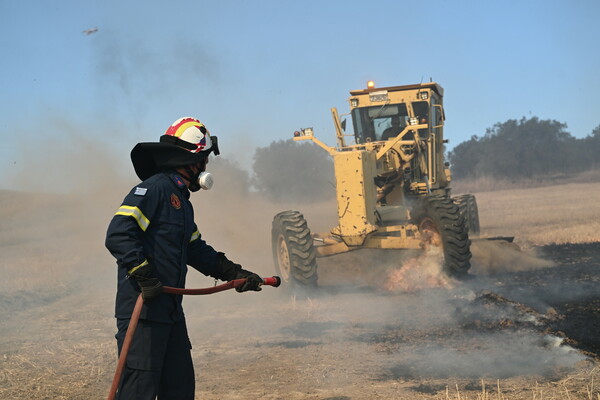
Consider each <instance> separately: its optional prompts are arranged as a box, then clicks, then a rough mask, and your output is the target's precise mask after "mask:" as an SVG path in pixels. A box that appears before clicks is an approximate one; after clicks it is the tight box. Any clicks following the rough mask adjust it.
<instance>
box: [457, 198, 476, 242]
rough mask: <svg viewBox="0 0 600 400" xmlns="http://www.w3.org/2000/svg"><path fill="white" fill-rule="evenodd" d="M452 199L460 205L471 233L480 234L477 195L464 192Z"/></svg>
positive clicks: (473, 234) (461, 213)
mask: <svg viewBox="0 0 600 400" xmlns="http://www.w3.org/2000/svg"><path fill="white" fill-rule="evenodd" d="M452 201H454V203H455V204H456V205H457V206H458V210H459V211H460V215H462V216H463V217H464V218H465V220H466V224H467V227H468V228H469V235H472V236H479V231H480V227H479V210H478V209H477V200H475V196H473V195H472V194H462V195H460V196H456V197H454V198H453V199H452Z"/></svg>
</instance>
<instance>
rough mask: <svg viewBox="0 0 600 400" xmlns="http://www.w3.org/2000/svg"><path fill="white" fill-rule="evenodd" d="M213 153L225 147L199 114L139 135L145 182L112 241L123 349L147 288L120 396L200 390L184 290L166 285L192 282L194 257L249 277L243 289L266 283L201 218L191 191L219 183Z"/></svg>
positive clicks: (128, 200) (222, 272) (172, 395)
mask: <svg viewBox="0 0 600 400" xmlns="http://www.w3.org/2000/svg"><path fill="white" fill-rule="evenodd" d="M210 153H214V154H215V155H218V154H219V148H218V144H217V138H216V137H214V136H211V135H210V133H209V131H208V130H207V129H206V127H205V126H204V124H202V123H201V122H200V121H199V120H197V119H195V118H191V117H187V118H181V119H179V120H177V121H175V122H174V123H173V125H171V126H170V127H169V128H168V129H167V131H166V132H165V134H164V135H162V136H161V138H160V141H159V142H158V143H138V144H137V145H136V146H135V147H134V148H133V150H132V151H131V160H132V163H133V166H134V169H135V172H136V174H137V176H138V177H139V178H140V179H141V181H142V182H141V183H140V184H138V185H137V186H135V187H134V188H133V189H132V190H131V191H130V192H129V194H127V196H126V197H125V200H124V201H123V203H122V205H121V207H120V208H119V209H118V210H117V212H116V214H115V215H114V217H113V218H112V220H111V222H110V224H109V226H108V232H107V234H106V247H107V248H108V250H109V251H110V252H111V253H112V255H113V256H114V257H115V258H116V260H117V266H118V272H117V276H118V288H117V298H116V305H115V316H116V318H117V330H118V332H117V334H116V339H117V347H118V350H119V352H120V351H121V348H122V346H123V341H124V338H125V332H126V331H127V327H128V326H129V320H130V318H131V314H132V311H133V307H134V304H135V302H136V299H137V297H138V295H139V294H140V292H141V293H142V297H143V299H144V305H143V308H142V313H141V315H140V321H139V325H138V327H137V330H136V332H135V335H134V337H133V342H132V344H131V348H130V351H129V354H128V357H127V364H126V366H125V370H124V372H123V377H122V380H121V382H120V385H119V390H118V398H120V399H154V398H156V397H157V396H158V398H159V399H193V398H194V392H195V378H194V367H193V364H192V357H191V353H190V349H191V344H190V340H189V338H188V333H187V328H186V323H185V317H184V314H183V309H182V306H181V302H182V296H181V295H173V294H167V293H162V286H163V285H165V286H172V287H178V288H183V287H185V277H186V273H187V266H188V265H189V266H191V267H193V268H194V269H196V270H198V271H200V272H201V273H203V274H205V275H208V276H212V277H214V278H216V279H221V280H224V281H230V280H234V279H241V278H246V282H245V284H244V285H243V286H241V287H240V288H238V289H236V290H237V291H238V292H244V291H248V290H253V291H259V290H261V287H260V285H261V284H262V282H263V281H262V279H261V278H260V277H259V276H258V275H257V274H255V273H253V272H250V271H247V270H245V269H243V268H242V267H241V266H240V265H239V264H236V263H234V262H232V261H230V260H229V259H228V258H227V257H226V256H225V254H224V253H222V252H217V251H216V250H214V249H213V248H212V247H211V246H209V245H208V244H207V243H206V242H205V241H204V240H203V239H202V237H201V235H200V232H199V231H198V228H197V226H196V224H195V223H194V210H193V209H192V204H191V203H190V201H189V196H190V192H195V191H198V190H200V189H201V188H202V189H209V188H210V186H212V176H211V175H210V174H209V173H208V172H206V171H205V169H206V164H207V163H208V157H209V155H210Z"/></svg>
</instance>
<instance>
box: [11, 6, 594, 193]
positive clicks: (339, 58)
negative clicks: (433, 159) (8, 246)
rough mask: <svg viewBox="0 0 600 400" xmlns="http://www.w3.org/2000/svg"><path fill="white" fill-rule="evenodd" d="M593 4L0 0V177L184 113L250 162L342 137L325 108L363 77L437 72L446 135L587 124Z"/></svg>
mask: <svg viewBox="0 0 600 400" xmlns="http://www.w3.org/2000/svg"><path fill="white" fill-rule="evenodd" d="M599 15H600V1H596V0H594V1H592V0H590V1H577V0H575V1H573V0H572V1H502V2H500V1H436V0H431V1H427V2H422V1H411V2H408V1H377V0H374V1H369V2H367V1H360V2H359V1H312V0H307V1H296V2H292V1H261V0H257V1H233V0H225V1H169V2H167V1H143V2H142V1H113V0H108V1H96V2H94V1H81V0H80V1H51V0H46V1H27V0H22V1H8V0H0V49H1V51H2V57H0V68H1V71H2V74H0V93H2V94H1V96H0V102H1V104H0V135H1V142H0V165H1V166H3V167H4V168H5V171H8V172H7V173H5V174H3V177H2V179H0V187H3V185H4V186H6V185H7V183H6V182H7V180H6V179H4V178H6V176H7V175H9V174H10V173H12V172H14V171H17V170H18V169H19V165H20V166H21V168H22V166H23V165H27V163H28V161H29V160H28V157H33V156H34V155H36V157H38V158H39V153H37V152H36V151H30V149H31V148H32V146H34V147H35V148H36V149H37V151H40V150H39V148H40V147H41V146H40V144H41V143H44V142H48V141H49V142H54V143H65V146H63V147H62V150H61V151H64V157H68V156H69V153H70V152H71V151H75V150H73V149H74V147H76V143H77V140H80V138H84V139H86V140H89V141H91V142H95V141H97V142H98V143H102V144H103V146H105V148H106V149H108V151H109V152H111V153H113V154H114V156H115V159H118V160H124V161H123V162H124V166H125V168H128V166H129V164H128V163H129V161H128V154H129V151H130V150H131V148H132V147H133V145H135V143H137V142H139V141H156V140H157V139H158V137H159V136H160V135H161V134H162V133H163V132H164V130H165V129H166V128H167V127H168V126H169V125H170V124H171V123H172V122H173V121H174V120H176V119H177V118H179V117H182V116H187V115H191V116H195V117H197V118H199V119H200V120H202V121H203V122H204V123H205V124H206V125H207V126H208V128H209V130H211V132H212V133H213V134H215V135H217V136H218V137H219V140H220V143H221V147H222V152H223V156H224V157H226V158H228V159H230V160H237V161H238V162H239V163H240V165H242V166H243V167H246V168H249V167H250V165H251V162H252V156H253V154H254V149H255V148H256V147H257V146H266V145H268V144H269V143H271V142H272V141H273V140H278V139H286V138H289V137H290V136H291V134H292V132H293V131H294V130H296V129H298V128H301V127H308V126H312V127H314V129H315V133H316V135H317V136H319V137H320V138H322V139H324V140H325V141H326V142H327V143H329V144H332V145H333V144H334V142H335V141H334V138H333V132H334V130H333V124H332V122H331V116H330V112H329V108H331V107H337V108H338V109H339V111H340V113H344V112H347V110H348V105H347V101H346V100H347V98H348V97H349V94H348V91H349V90H354V89H360V88H363V87H364V86H365V83H366V81H367V80H369V79H373V80H374V81H375V82H376V84H377V85H378V86H393V85H402V84H409V83H418V82H419V81H421V80H423V81H429V79H430V78H432V79H433V80H434V81H436V82H438V83H440V84H441V85H442V86H443V87H444V89H445V109H446V115H447V121H446V137H447V138H448V139H450V148H452V147H453V146H455V145H456V144H458V143H460V142H462V141H464V140H467V139H469V138H470V137H471V136H472V135H483V134H484V133H485V130H486V128H489V127H491V126H492V125H493V124H494V123H496V122H503V121H506V120H507V119H512V118H516V119H519V118H521V117H523V116H525V117H530V116H538V117H540V118H542V119H547V118H551V119H556V120H558V121H560V122H564V123H566V124H567V125H568V131H569V132H570V133H571V134H573V135H574V136H576V137H584V136H587V135H589V134H590V133H591V131H592V130H593V129H594V128H595V127H596V126H598V125H600V115H599V114H598V112H597V108H598V103H599V102H598V100H597V93H598V92H599V90H600V74H599V73H598V71H600V51H599V50H600V46H599V41H600V33H599V30H598V16H599ZM93 27H98V31H97V32H96V33H94V34H92V35H89V36H88V35H85V34H83V33H82V31H83V30H85V29H88V28H93ZM71 139H73V140H71ZM7 167H10V168H8V169H6V168H7ZM130 172H131V171H128V173H130Z"/></svg>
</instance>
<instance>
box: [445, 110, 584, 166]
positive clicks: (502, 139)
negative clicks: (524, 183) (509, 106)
mask: <svg viewBox="0 0 600 400" xmlns="http://www.w3.org/2000/svg"><path fill="white" fill-rule="evenodd" d="M566 128H567V126H566V124H564V123H561V122H558V121H555V120H540V119H539V118H537V117H532V118H530V119H526V118H525V117H523V118H522V119H521V120H518V121H517V120H515V119H511V120H508V121H506V122H502V123H500V122H498V123H496V124H495V125H494V126H493V127H492V128H488V129H487V131H486V134H485V135H484V136H483V137H481V138H480V137H477V136H473V137H472V138H471V139H470V140H469V141H467V142H464V143H461V144H459V145H458V146H456V147H455V148H454V149H453V150H452V151H451V152H450V153H449V160H450V162H451V163H452V168H453V172H454V174H455V176H456V177H457V178H467V177H478V176H495V177H504V178H525V177H533V176H541V175H548V174H553V173H565V172H572V171H575V170H579V169H580V168H581V165H579V164H581V162H580V161H581V160H580V157H579V156H580V154H579V152H578V151H577V149H576V147H577V146H576V144H577V143H576V142H577V139H575V138H574V137H572V136H571V134H570V133H569V132H567V131H566Z"/></svg>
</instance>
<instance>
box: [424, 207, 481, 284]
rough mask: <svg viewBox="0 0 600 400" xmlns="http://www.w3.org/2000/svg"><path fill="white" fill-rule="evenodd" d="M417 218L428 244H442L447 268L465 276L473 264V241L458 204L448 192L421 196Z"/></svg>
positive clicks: (453, 273) (456, 275) (459, 275)
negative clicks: (440, 194)
mask: <svg viewBox="0 0 600 400" xmlns="http://www.w3.org/2000/svg"><path fill="white" fill-rule="evenodd" d="M413 220H414V222H415V224H416V225H417V226H418V227H419V231H420V232H421V235H422V236H423V239H424V241H426V242H427V244H430V245H433V246H441V247H442V250H443V252H444V271H445V272H446V273H447V274H448V275H451V276H454V277H457V278H460V277H464V276H465V275H466V274H467V272H468V271H469V268H471V262H470V260H471V241H470V240H469V235H468V232H467V227H466V225H465V219H464V217H463V216H462V215H461V214H460V212H459V210H458V206H457V205H456V204H454V203H453V202H452V200H450V199H449V198H448V197H445V196H427V197H424V198H422V199H420V200H419V202H418V204H417V206H416V207H415V210H414V218H413Z"/></svg>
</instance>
